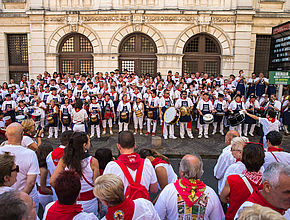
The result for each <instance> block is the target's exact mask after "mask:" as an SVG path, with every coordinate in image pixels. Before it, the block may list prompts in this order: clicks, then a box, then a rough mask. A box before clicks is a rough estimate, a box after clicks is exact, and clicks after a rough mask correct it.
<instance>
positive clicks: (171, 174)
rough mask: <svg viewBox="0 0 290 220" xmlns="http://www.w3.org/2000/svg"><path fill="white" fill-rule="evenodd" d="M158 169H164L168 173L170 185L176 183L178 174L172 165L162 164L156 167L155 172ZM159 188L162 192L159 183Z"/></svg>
mask: <svg viewBox="0 0 290 220" xmlns="http://www.w3.org/2000/svg"><path fill="white" fill-rule="evenodd" d="M158 167H164V168H165V169H166V173H167V179H168V184H170V183H175V182H176V180H177V175H176V173H175V172H174V170H173V168H172V166H171V164H167V163H160V164H157V165H156V166H155V170H156V169H157V168H158ZM158 188H159V189H160V190H161V187H160V186H159V183H158Z"/></svg>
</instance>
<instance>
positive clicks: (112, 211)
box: [106, 199, 135, 220]
mask: <svg viewBox="0 0 290 220" xmlns="http://www.w3.org/2000/svg"><path fill="white" fill-rule="evenodd" d="M134 209H135V203H134V202H133V201H132V200H130V199H125V200H124V201H123V202H122V203H121V204H119V205H116V206H112V207H108V212H107V214H106V219H107V220H115V219H123V220H131V219H132V218H133V215H134Z"/></svg>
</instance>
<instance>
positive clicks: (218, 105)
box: [212, 93, 227, 135]
mask: <svg viewBox="0 0 290 220" xmlns="http://www.w3.org/2000/svg"><path fill="white" fill-rule="evenodd" d="M226 111H227V102H226V100H224V94H221V93H219V94H218V99H217V100H215V101H214V110H213V112H214V122H213V132H212V134H213V135H214V134H215V133H216V130H217V126H218V124H219V125H220V133H221V135H224V116H225V112H226Z"/></svg>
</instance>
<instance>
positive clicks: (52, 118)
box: [47, 115, 54, 125]
mask: <svg viewBox="0 0 290 220" xmlns="http://www.w3.org/2000/svg"><path fill="white" fill-rule="evenodd" d="M47 122H48V124H50V125H52V124H53V123H54V117H53V115H49V116H48V117H47Z"/></svg>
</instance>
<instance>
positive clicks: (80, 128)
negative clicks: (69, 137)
mask: <svg viewBox="0 0 290 220" xmlns="http://www.w3.org/2000/svg"><path fill="white" fill-rule="evenodd" d="M73 131H80V132H86V127H85V125H84V124H75V125H74V127H73Z"/></svg>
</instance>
